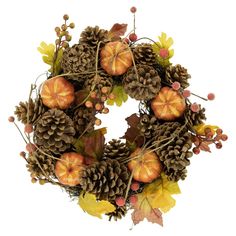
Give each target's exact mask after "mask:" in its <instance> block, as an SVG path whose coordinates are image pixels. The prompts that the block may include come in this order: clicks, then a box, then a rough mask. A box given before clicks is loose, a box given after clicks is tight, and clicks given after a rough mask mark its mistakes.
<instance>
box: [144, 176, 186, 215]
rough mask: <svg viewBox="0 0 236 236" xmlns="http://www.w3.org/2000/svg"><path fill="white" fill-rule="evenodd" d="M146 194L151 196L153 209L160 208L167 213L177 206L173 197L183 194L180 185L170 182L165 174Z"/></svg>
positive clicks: (147, 188) (148, 188) (150, 185)
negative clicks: (173, 195)
mask: <svg viewBox="0 0 236 236" xmlns="http://www.w3.org/2000/svg"><path fill="white" fill-rule="evenodd" d="M144 192H145V193H146V194H147V195H148V194H149V201H150V204H152V206H153V208H160V209H161V211H162V212H167V211H169V210H170V209H171V208H172V207H174V206H175V199H174V198H173V197H172V196H171V195H172V194H179V193H181V191H180V189H179V186H178V183H177V182H174V181H170V180H168V178H167V176H166V175H165V174H164V173H162V174H161V178H159V179H157V180H156V181H154V182H153V183H151V184H149V185H148V186H147V187H146V188H145V189H144Z"/></svg>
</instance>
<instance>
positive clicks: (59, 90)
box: [41, 77, 75, 109]
mask: <svg viewBox="0 0 236 236" xmlns="http://www.w3.org/2000/svg"><path fill="white" fill-rule="evenodd" d="M41 97H42V101H43V104H44V105H45V106H47V107H49V108H59V109H66V108H68V107H69V106H70V105H71V103H72V102H73V101H74V99H75V95H74V87H73V85H72V84H71V83H70V82H68V81H67V80H66V79H64V78H63V77H54V78H51V79H48V80H46V81H45V82H44V83H43V86H42V90H41Z"/></svg>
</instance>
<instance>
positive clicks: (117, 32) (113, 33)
mask: <svg viewBox="0 0 236 236" xmlns="http://www.w3.org/2000/svg"><path fill="white" fill-rule="evenodd" d="M127 26H128V25H127V24H118V23H116V24H114V25H113V26H112V28H111V29H110V31H109V32H108V38H109V39H110V40H112V41H115V40H118V39H120V36H123V35H124V34H125V32H126V30H127Z"/></svg>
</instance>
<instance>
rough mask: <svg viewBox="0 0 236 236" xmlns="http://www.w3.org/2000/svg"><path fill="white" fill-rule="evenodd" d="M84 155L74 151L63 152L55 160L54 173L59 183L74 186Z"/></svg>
mask: <svg viewBox="0 0 236 236" xmlns="http://www.w3.org/2000/svg"><path fill="white" fill-rule="evenodd" d="M83 163H84V157H83V156H82V155H80V154H78V153H76V152H68V153H64V154H63V155H62V156H61V157H60V160H58V161H57V162H56V166H55V174H56V176H57V178H58V180H59V182H60V183H62V184H64V185H68V186H76V185H78V184H79V183H80V182H79V177H80V172H81V170H82V169H83Z"/></svg>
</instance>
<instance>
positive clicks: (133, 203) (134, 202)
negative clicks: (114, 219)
mask: <svg viewBox="0 0 236 236" xmlns="http://www.w3.org/2000/svg"><path fill="white" fill-rule="evenodd" d="M137 201H138V197H137V196H136V195H131V196H130V198H129V202H130V204H131V205H135V204H136V203H137Z"/></svg>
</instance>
